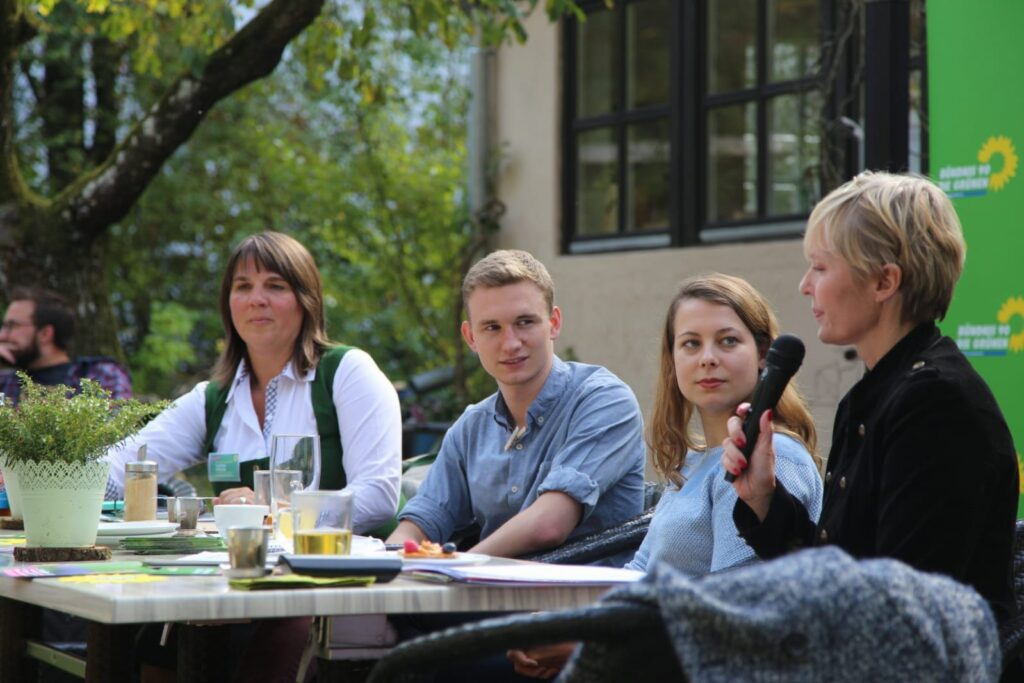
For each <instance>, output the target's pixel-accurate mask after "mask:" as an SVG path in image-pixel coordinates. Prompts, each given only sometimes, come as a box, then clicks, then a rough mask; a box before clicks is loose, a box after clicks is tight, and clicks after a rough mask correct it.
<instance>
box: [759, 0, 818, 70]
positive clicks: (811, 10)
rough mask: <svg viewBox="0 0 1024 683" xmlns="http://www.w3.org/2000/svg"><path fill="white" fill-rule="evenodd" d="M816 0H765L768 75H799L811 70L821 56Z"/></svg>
mask: <svg viewBox="0 0 1024 683" xmlns="http://www.w3.org/2000/svg"><path fill="white" fill-rule="evenodd" d="M820 32H821V12H820V0H769V2H768V59H769V60H770V61H769V64H768V77H769V78H770V79H771V80H773V81H788V80H791V79H794V78H803V77H804V76H809V75H811V74H813V73H814V72H815V70H816V69H817V67H818V59H819V58H820V56H821V36H820Z"/></svg>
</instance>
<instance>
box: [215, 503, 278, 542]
mask: <svg viewBox="0 0 1024 683" xmlns="http://www.w3.org/2000/svg"><path fill="white" fill-rule="evenodd" d="M268 512H270V507H269V506H266V505H214V506H213V520H214V522H216V523H217V531H218V532H220V535H221V538H225V539H226V538H227V537H228V529H230V528H231V527H233V526H248V527H254V526H263V518H264V517H266V516H267V513H268Z"/></svg>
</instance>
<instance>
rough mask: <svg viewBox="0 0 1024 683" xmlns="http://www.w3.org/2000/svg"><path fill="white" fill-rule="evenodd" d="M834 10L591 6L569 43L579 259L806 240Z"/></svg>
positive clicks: (572, 231)
mask: <svg viewBox="0 0 1024 683" xmlns="http://www.w3.org/2000/svg"><path fill="white" fill-rule="evenodd" d="M821 4H822V0H699V1H698V0H632V1H624V0H619V1H618V2H616V3H615V4H614V7H612V8H608V7H607V6H606V5H605V4H604V3H603V2H598V3H593V4H585V5H584V9H585V11H586V21H583V22H576V21H570V22H567V24H566V32H565V37H566V41H565V46H566V52H565V68H566V71H565V87H566V91H565V101H564V102H565V104H564V107H565V122H566V127H565V148H564V149H565V152H564V153H565V155H566V156H565V163H564V165H563V169H564V174H565V175H564V187H563V190H564V193H563V196H564V197H565V202H564V227H565V229H564V234H563V246H564V248H565V251H567V252H586V251H599V250H618V249H629V248H642V247H652V246H669V245H687V244H697V243H702V242H713V241H722V240H731V239H746V238H759V237H770V236H773V235H779V234H795V233H796V232H798V231H799V230H800V229H801V225H800V224H801V222H802V219H803V218H804V217H805V216H806V215H807V212H808V211H809V209H810V208H811V207H812V206H813V204H814V202H815V201H816V200H817V199H818V197H819V196H820V195H821V163H820V154H821V151H822V149H821V145H820V138H821V133H820V131H821V121H822V97H821V94H820V88H819V83H818V79H819V70H820V62H821V35H822V32H821V25H822V15H821Z"/></svg>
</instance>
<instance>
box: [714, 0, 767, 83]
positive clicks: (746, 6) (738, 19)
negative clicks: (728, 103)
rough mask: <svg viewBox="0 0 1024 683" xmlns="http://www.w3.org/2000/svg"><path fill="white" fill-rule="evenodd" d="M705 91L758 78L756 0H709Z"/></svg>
mask: <svg viewBox="0 0 1024 683" xmlns="http://www.w3.org/2000/svg"><path fill="white" fill-rule="evenodd" d="M707 8H708V31H707V35H708V92H712V93H715V92H722V91H725V90H739V89H741V88H749V87H751V86H753V85H754V84H755V83H756V81H757V0H709V1H708V3H707Z"/></svg>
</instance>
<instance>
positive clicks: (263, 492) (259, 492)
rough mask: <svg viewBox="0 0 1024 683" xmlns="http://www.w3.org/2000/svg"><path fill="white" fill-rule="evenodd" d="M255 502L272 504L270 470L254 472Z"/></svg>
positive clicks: (253, 490)
mask: <svg viewBox="0 0 1024 683" xmlns="http://www.w3.org/2000/svg"><path fill="white" fill-rule="evenodd" d="M252 492H253V498H254V500H253V502H254V503H256V504H257V505H268V506H269V505H270V470H256V471H254V472H253V473H252Z"/></svg>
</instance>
